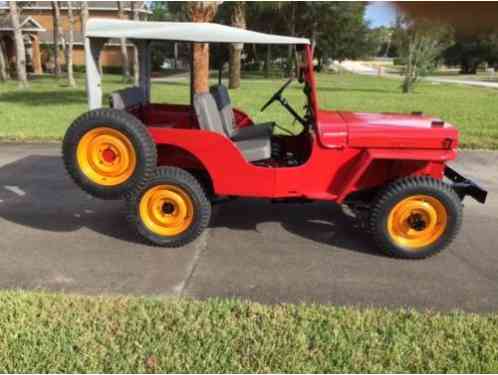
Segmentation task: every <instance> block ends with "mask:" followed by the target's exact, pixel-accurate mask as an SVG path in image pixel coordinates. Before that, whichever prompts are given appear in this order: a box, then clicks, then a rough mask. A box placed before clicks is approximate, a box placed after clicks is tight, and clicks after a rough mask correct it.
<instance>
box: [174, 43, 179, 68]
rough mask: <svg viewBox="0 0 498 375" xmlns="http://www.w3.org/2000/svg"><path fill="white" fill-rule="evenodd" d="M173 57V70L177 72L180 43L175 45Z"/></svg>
mask: <svg viewBox="0 0 498 375" xmlns="http://www.w3.org/2000/svg"><path fill="white" fill-rule="evenodd" d="M173 55H174V58H173V68H174V69H175V70H177V69H178V43H174V44H173Z"/></svg>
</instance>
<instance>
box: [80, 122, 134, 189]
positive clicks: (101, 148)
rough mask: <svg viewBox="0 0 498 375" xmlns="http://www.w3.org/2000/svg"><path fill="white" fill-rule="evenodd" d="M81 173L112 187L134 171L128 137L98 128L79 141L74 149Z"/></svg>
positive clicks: (131, 145) (114, 130) (110, 129)
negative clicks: (75, 149)
mask: <svg viewBox="0 0 498 375" xmlns="http://www.w3.org/2000/svg"><path fill="white" fill-rule="evenodd" d="M76 155H77V160H78V165H79V168H80V169H81V171H82V172H83V173H84V174H85V175H86V176H87V177H88V178H89V179H90V180H91V181H92V182H94V183H96V184H99V185H103V186H115V185H119V184H121V183H123V182H125V181H126V180H128V179H129V178H130V177H131V176H132V175H133V173H134V172H135V167H136V164H137V156H136V153H135V148H134V147H133V144H132V143H131V142H130V140H129V139H128V137H127V136H126V135H125V134H124V133H122V132H120V131H118V130H116V129H112V128H107V127H98V128H94V129H91V130H89V131H88V132H87V133H85V135H84V136H83V137H82V138H81V140H80V141H79V143H78V148H77V153H76Z"/></svg>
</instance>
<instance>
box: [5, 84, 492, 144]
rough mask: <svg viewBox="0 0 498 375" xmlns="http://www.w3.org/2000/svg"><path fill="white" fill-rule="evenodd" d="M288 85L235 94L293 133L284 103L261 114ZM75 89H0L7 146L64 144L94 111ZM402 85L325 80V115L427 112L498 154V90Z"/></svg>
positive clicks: (293, 94) (176, 91) (164, 97)
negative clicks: (68, 132) (406, 89)
mask: <svg viewBox="0 0 498 375" xmlns="http://www.w3.org/2000/svg"><path fill="white" fill-rule="evenodd" d="M283 82H284V80H264V79H258V78H255V79H254V78H253V79H246V80H243V86H242V88H241V89H240V90H234V91H232V93H231V94H232V96H233V101H234V103H235V105H237V106H238V107H240V108H242V109H244V110H245V111H247V112H249V113H250V114H251V115H252V116H253V117H254V118H255V120H256V121H265V120H277V121H278V122H279V123H280V124H282V125H284V126H287V127H289V128H290V129H293V126H296V128H295V130H297V125H295V124H294V125H293V120H292V119H291V117H290V116H289V115H288V114H287V113H286V112H285V110H283V109H282V108H280V105H279V104H278V103H276V104H274V105H273V106H272V107H270V108H269V109H268V110H267V111H266V112H265V113H263V114H261V113H259V108H260V107H261V105H262V104H263V103H264V102H265V100H266V99H267V98H269V97H270V96H271V94H272V93H273V92H274V91H275V90H276V89H277V88H278V87H279V86H280V85H281V84H282V83H283ZM78 84H79V86H78V87H79V88H77V89H71V88H68V87H65V86H64V85H63V81H60V82H59V83H57V82H55V81H54V80H53V79H51V78H40V79H38V80H36V81H33V82H32V83H31V88H30V89H27V90H18V89H17V88H16V86H15V83H14V82H9V83H6V84H5V83H4V84H0V119H1V123H0V138H3V139H16V140H28V139H37V140H50V139H57V140H59V139H61V138H62V136H63V134H64V131H65V129H66V127H67V126H68V125H69V124H70V123H71V121H73V120H74V119H75V118H76V117H77V116H78V115H79V114H81V113H83V112H84V111H85V110H86V96H85V90H84V82H83V80H82V79H81V78H80V79H79V80H78ZM122 86H123V85H122V84H121V83H120V78H119V77H117V76H106V78H105V81H104V84H103V87H104V90H105V92H106V93H109V92H111V91H113V90H116V89H118V88H120V87H122ZM399 86H400V82H399V81H397V80H392V79H386V78H377V77H365V76H357V75H350V74H340V75H331V74H319V75H318V89H319V100H320V104H321V107H322V108H324V109H342V110H354V111H373V112H378V111H389V112H412V111H423V112H424V113H428V114H432V115H435V116H438V117H440V118H443V119H445V120H447V121H449V122H451V123H453V124H456V125H457V126H458V128H459V129H460V130H461V133H462V137H461V141H462V146H464V147H467V148H491V149H498V105H497V103H498V90H493V89H486V88H478V87H463V86H456V85H445V84H438V85H435V84H430V83H421V84H420V85H419V86H418V87H417V89H416V91H415V93H413V94H409V95H403V94H401V90H400V87H399ZM188 90H189V87H188V83H187V82H186V81H177V82H170V83H159V82H154V83H153V90H152V91H153V100H154V101H157V102H173V103H186V102H188V98H189V94H188ZM286 97H287V98H288V99H289V100H290V102H291V103H294V105H295V106H296V107H300V106H301V104H302V102H303V101H302V99H303V94H302V92H301V90H300V87H299V85H298V84H297V83H296V84H294V85H293V86H291V87H290V88H289V89H288V91H287V92H286Z"/></svg>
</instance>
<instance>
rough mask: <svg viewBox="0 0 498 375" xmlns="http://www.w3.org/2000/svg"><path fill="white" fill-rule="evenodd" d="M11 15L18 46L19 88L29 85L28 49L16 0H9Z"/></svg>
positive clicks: (15, 41) (15, 40) (17, 69)
mask: <svg viewBox="0 0 498 375" xmlns="http://www.w3.org/2000/svg"><path fill="white" fill-rule="evenodd" d="M9 8H10V17H11V19H12V28H13V29H14V43H15V46H16V71H17V80H18V86H19V88H25V87H28V75H27V73H26V49H25V47H24V39H23V37H22V31H21V25H20V22H19V13H18V11H17V4H16V2H15V1H9Z"/></svg>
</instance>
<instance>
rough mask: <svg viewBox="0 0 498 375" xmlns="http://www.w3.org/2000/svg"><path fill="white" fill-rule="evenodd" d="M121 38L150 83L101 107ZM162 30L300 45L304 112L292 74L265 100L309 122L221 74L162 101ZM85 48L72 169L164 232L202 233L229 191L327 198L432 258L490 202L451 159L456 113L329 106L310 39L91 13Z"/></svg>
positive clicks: (186, 237) (145, 224)
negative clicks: (252, 108) (257, 110)
mask: <svg viewBox="0 0 498 375" xmlns="http://www.w3.org/2000/svg"><path fill="white" fill-rule="evenodd" d="M111 38H112V39H114V38H127V40H128V41H129V42H133V43H135V45H136V47H137V49H138V52H139V57H140V59H139V60H140V85H139V86H138V87H133V88H130V89H127V90H122V91H119V92H115V93H113V94H112V97H111V108H101V107H102V103H101V101H102V91H101V86H100V83H101V77H100V70H99V68H98V58H99V53H100V50H101V48H102V47H103V45H104V44H105V43H106V41H108V40H109V39H111ZM152 41H154V42H158V41H180V42H188V43H262V44H268V43H273V44H295V45H296V46H297V47H298V48H297V50H298V55H299V56H300V60H301V65H300V69H299V82H300V83H301V84H302V85H303V93H304V94H303V95H305V96H306V99H307V104H306V107H305V110H304V113H300V112H299V111H297V110H296V109H294V108H293V107H292V106H291V105H290V104H289V103H288V102H287V101H286V100H285V98H284V96H283V94H284V91H285V89H286V88H287V87H288V86H289V85H290V83H291V82H292V79H289V80H288V81H287V82H286V83H285V84H284V85H283V86H282V87H281V88H280V89H279V90H278V91H277V92H276V93H275V94H274V95H273V96H272V97H271V98H270V99H269V100H268V101H267V102H266V103H265V104H264V105H263V106H262V109H261V110H265V109H266V108H267V107H268V106H270V105H271V104H272V103H274V102H279V103H280V104H281V105H282V106H283V107H284V108H285V109H286V110H288V111H289V112H290V113H291V114H292V116H293V117H294V118H295V119H296V120H297V121H298V122H299V123H300V124H301V126H302V130H301V131H300V132H299V134H288V132H287V133H285V130H279V131H277V132H275V130H276V129H277V128H281V129H285V124H275V123H265V124H255V123H253V121H252V120H251V118H250V117H249V116H248V115H247V114H245V113H244V112H243V111H241V110H239V109H234V108H232V106H231V103H230V96H229V92H228V90H227V89H226V88H225V87H224V86H223V85H221V84H218V85H216V86H213V87H211V89H210V90H209V92H203V93H196V94H195V95H192V101H191V103H190V105H187V104H186V105H172V104H157V103H151V102H150V44H151V42H152ZM85 51H86V74H87V91H88V100H89V106H90V111H89V112H87V113H85V114H83V115H82V116H80V117H79V118H78V119H76V120H75V121H74V123H73V124H72V125H71V126H70V128H69V129H68V130H67V133H66V135H65V138H64V143H63V155H64V161H65V165H66V168H67V170H68V172H69V174H70V175H71V176H72V178H73V179H74V181H76V183H77V184H78V185H79V186H80V187H81V188H82V189H84V190H85V191H86V192H88V193H89V194H91V195H93V196H95V197H98V198H103V199H118V198H127V201H128V217H129V219H130V221H131V223H132V224H133V226H134V227H135V228H136V229H137V231H138V233H139V234H140V235H141V236H143V237H144V238H145V239H147V240H148V241H150V242H152V243H153V244H156V245H161V246H167V247H177V246H182V245H184V244H186V243H188V242H190V241H192V240H193V239H195V238H196V237H197V236H199V234H200V233H201V232H202V231H203V230H204V229H205V228H206V227H207V226H208V225H209V220H210V216H211V204H212V203H213V202H215V201H219V200H220V198H221V197H248V198H249V197H250V198H265V199H271V200H276V201H291V202H292V201H316V200H322V201H331V202H336V203H338V204H346V205H349V206H350V207H351V208H352V209H353V210H354V211H355V212H356V213H357V214H358V215H359V216H360V217H361V218H362V219H364V220H365V222H366V227H367V228H368V231H369V232H370V233H371V234H372V235H373V238H374V239H375V243H376V244H377V245H378V247H379V248H380V249H381V250H383V251H385V252H387V253H388V254H390V255H394V256H398V257H405V258H424V257H427V256H430V255H433V254H435V253H437V252H439V251H441V250H442V249H443V248H444V247H445V246H447V245H448V244H449V243H450V242H451V241H452V239H453V238H454V237H455V236H456V234H457V232H458V230H459V229H460V226H461V223H462V203H461V202H462V200H463V198H464V197H465V196H466V195H470V196H472V197H473V198H475V199H476V200H478V201H479V202H481V203H484V202H485V200H486V194H487V193H486V192H485V191H484V190H482V189H481V188H480V187H478V186H477V185H476V184H474V183H473V182H471V181H469V180H467V179H466V178H464V177H462V176H460V175H459V174H458V173H457V172H455V171H454V170H453V169H451V168H449V167H448V166H447V165H446V162H447V161H449V160H453V159H455V157H456V153H457V146H458V131H457V130H456V129H455V128H454V127H453V126H452V125H450V124H448V123H447V122H445V121H442V120H439V119H436V118H432V117H430V116H425V115H422V114H420V113H412V114H410V115H407V114H394V113H382V114H373V113H352V112H338V111H324V110H320V109H319V107H318V98H317V90H316V84H315V75H314V70H313V54H312V49H311V46H310V43H309V41H308V40H307V39H301V38H291V37H284V36H276V35H269V34H262V33H256V32H253V31H247V30H241V29H234V28H231V27H228V26H223V25H217V24H212V23H209V24H204V23H159V22H137V21H121V20H105V19H92V20H90V21H89V22H88V25H87V34H86V38H85ZM445 177H446V178H447V180H448V182H445V181H444V178H445ZM243 214H244V215H250V212H248V213H243Z"/></svg>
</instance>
